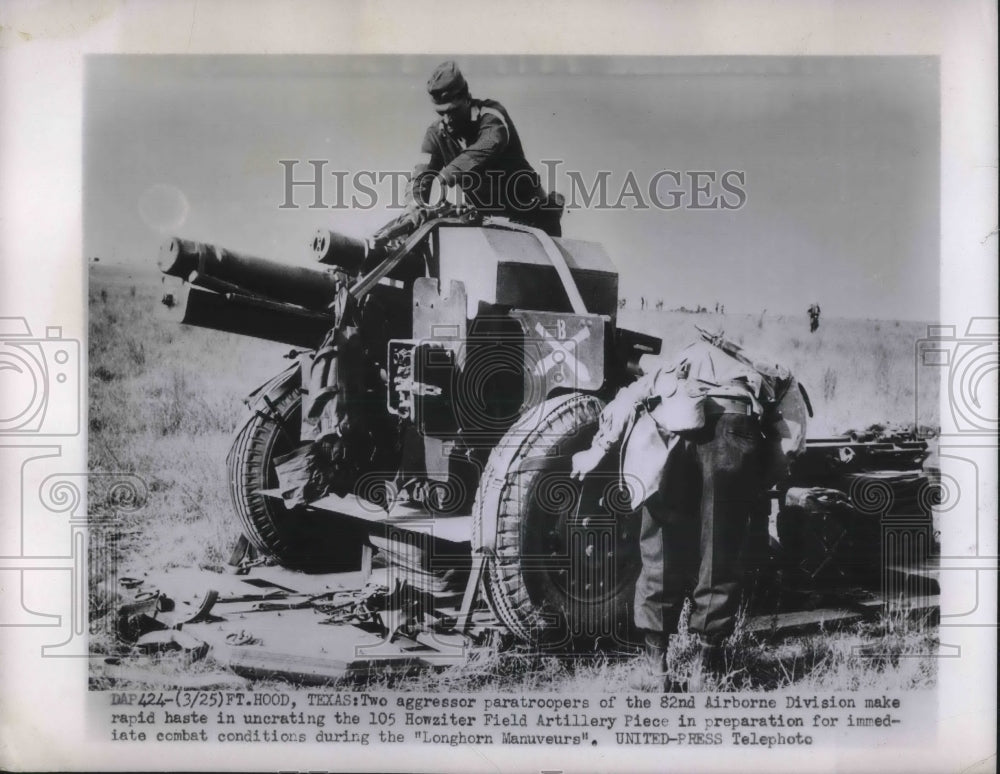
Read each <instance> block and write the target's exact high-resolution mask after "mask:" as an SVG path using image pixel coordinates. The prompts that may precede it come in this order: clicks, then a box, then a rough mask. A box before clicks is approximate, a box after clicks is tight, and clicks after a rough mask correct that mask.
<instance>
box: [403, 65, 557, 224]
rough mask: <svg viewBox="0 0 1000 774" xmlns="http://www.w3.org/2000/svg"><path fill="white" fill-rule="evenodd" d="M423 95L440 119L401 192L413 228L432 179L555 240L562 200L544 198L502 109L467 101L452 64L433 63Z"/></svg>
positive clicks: (461, 78) (461, 80) (419, 218)
mask: <svg viewBox="0 0 1000 774" xmlns="http://www.w3.org/2000/svg"><path fill="white" fill-rule="evenodd" d="M427 91H428V92H429V93H430V96H431V100H432V102H433V103H434V109H435V110H436V111H437V113H438V115H439V116H440V120H439V121H435V122H434V123H433V124H431V125H430V126H429V127H428V128H427V132H426V133H425V134H424V140H423V144H422V146H421V148H420V150H421V152H422V154H423V158H422V159H421V162H420V163H419V164H417V166H416V168H415V169H414V172H413V178H412V180H411V182H410V185H409V187H408V188H407V204H408V209H409V214H410V218H411V220H412V222H413V223H414V225H419V223H420V222H421V221H422V218H423V215H422V210H421V207H420V205H421V204H426V203H427V202H428V200H429V196H430V189H431V184H432V183H433V181H434V178H435V177H437V178H439V179H440V180H441V182H442V183H443V184H444V185H447V186H458V187H459V188H460V189H461V190H462V192H463V193H464V194H465V196H466V198H467V199H468V201H469V203H471V204H472V205H473V206H474V207H475V208H476V209H477V210H479V211H480V212H482V213H483V214H487V215H489V214H494V215H504V216H506V217H509V218H510V219H511V220H514V221H518V222H520V223H523V224H525V225H529V226H535V227H537V228H540V229H542V230H543V231H545V232H546V233H547V234H549V235H551V236H560V235H561V233H562V230H561V227H560V219H561V218H562V211H563V203H564V201H563V198H562V196H560V195H559V194H557V193H553V194H546V192H545V190H544V189H543V188H542V185H541V181H540V179H539V177H538V173H536V172H535V170H534V169H533V168H532V167H531V165H530V164H529V163H528V162H527V160H526V159H525V157H524V150H523V149H522V148H521V139H520V137H519V136H518V134H517V129H516V128H515V127H514V122H513V121H511V118H510V116H509V115H508V114H507V111H506V110H505V109H504V107H503V105H501V104H500V103H499V102H496V101H494V100H491V99H473V98H472V96H471V95H470V93H469V85H468V83H466V81H465V77H464V76H463V75H462V73H461V71H460V70H459V69H458V65H457V64H455V63H454V62H452V61H448V62H444V63H442V64H440V65H438V67H437V68H436V69H435V70H434V72H433V73H432V74H431V77H430V79H429V80H428V81H427Z"/></svg>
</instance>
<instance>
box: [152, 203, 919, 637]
mask: <svg viewBox="0 0 1000 774" xmlns="http://www.w3.org/2000/svg"><path fill="white" fill-rule="evenodd" d="M313 249H314V252H315V253H316V257H317V258H318V259H319V261H320V264H321V266H320V267H317V268H305V267H303V268H293V267H290V266H287V265H284V264H278V263H275V262H271V261H266V260H263V259H259V258H252V257H248V256H242V255H239V254H236V253H232V252H230V251H227V250H225V249H222V248H217V247H212V246H209V245H205V244H201V243H196V242H189V241H185V240H181V239H172V240H170V241H168V242H167V243H166V244H165V245H164V246H163V248H162V249H161V253H160V268H161V270H162V271H163V272H164V274H166V275H168V276H169V277H173V278H176V279H179V280H182V281H183V283H184V286H183V288H182V290H181V292H182V293H183V294H185V295H186V299H184V300H183V303H182V304H181V305H182V306H183V318H182V322H184V323H187V324H191V325H198V326H202V327H209V328H215V329H218V330H224V331H229V332H233V333H240V334H244V335H249V336H255V337H259V338H264V339H270V340H273V341H278V342H285V343H288V344H290V345H293V346H295V347H301V348H304V349H303V350H300V351H293V353H292V356H293V357H294V358H295V360H296V362H295V363H294V364H292V365H291V366H289V367H288V368H286V369H285V370H284V371H283V372H281V373H280V374H278V375H277V376H275V377H274V378H272V379H271V380H270V381H268V382H267V383H265V384H264V385H262V386H260V387H259V388H258V389H257V390H255V391H254V392H253V393H251V395H250V396H249V397H248V399H247V403H248V406H249V408H250V412H251V414H250V417H249V419H248V420H247V422H246V423H245V425H244V426H243V427H242V429H241V430H240V431H239V432H238V433H237V436H236V438H235V441H234V443H233V446H232V449H231V451H230V453H229V456H228V458H227V464H228V469H229V477H230V482H229V483H230V491H231V494H232V500H233V505H234V508H235V510H236V512H237V514H238V515H239V517H240V519H241V522H242V526H243V530H244V533H245V535H246V538H247V539H248V541H249V543H250V544H251V545H252V546H253V547H254V548H255V549H256V550H257V551H259V552H261V553H263V554H265V555H267V556H270V557H273V558H274V559H275V560H277V561H278V562H280V563H281V564H283V565H285V566H289V567H294V568H299V569H305V570H310V571H332V570H337V569H345V568H347V567H357V565H358V562H359V561H361V562H364V563H366V564H369V563H370V560H371V552H372V549H373V548H375V549H378V550H380V551H381V552H382V553H384V554H385V555H386V557H387V558H388V561H389V562H390V564H394V565H395V567H396V569H397V570H399V571H400V572H401V573H402V574H403V577H404V578H405V580H406V581H407V582H408V583H409V584H411V585H412V586H413V587H415V588H416V589H417V590H418V592H420V593H426V594H443V593H446V592H454V593H457V594H458V595H459V596H461V597H462V607H461V616H460V617H461V619H462V622H461V627H460V628H467V627H468V626H469V624H470V621H471V618H470V616H471V614H472V612H473V610H472V608H473V599H474V598H476V597H477V595H478V597H479V598H480V599H482V600H485V602H486V605H487V606H488V609H489V615H491V616H493V618H492V619H490V620H491V621H492V624H488V625H493V626H495V625H497V624H499V625H500V626H502V627H503V628H505V629H506V630H507V631H509V632H510V633H512V634H513V635H515V636H516V637H517V638H519V639H521V640H524V641H533V642H538V641H542V640H551V639H556V640H559V641H568V640H573V639H578V638H580V637H584V638H590V639H598V638H602V637H610V638H612V639H614V640H618V641H622V642H624V641H627V640H628V639H629V630H630V620H631V615H630V605H631V599H632V594H633V588H634V582H635V579H636V577H637V574H638V571H639V568H640V557H639V551H638V532H639V523H640V519H641V512H640V511H634V510H630V506H629V505H628V503H629V498H628V497H627V495H626V494H625V492H624V490H623V489H622V488H621V487H620V476H619V471H618V469H617V465H618V461H617V459H616V458H615V457H614V455H611V457H610V458H609V459H608V460H607V461H606V462H605V463H604V466H603V467H601V468H599V469H598V470H597V471H595V472H594V473H592V474H591V475H589V476H588V477H587V479H586V481H585V482H584V483H582V484H581V483H578V482H573V481H571V480H570V478H569V475H568V474H569V470H570V460H571V457H572V455H573V453H575V452H577V451H579V450H581V449H583V448H586V447H587V446H589V443H590V441H591V438H592V437H593V434H594V432H595V431H596V428H597V422H598V417H599V414H600V412H601V410H602V408H603V406H604V405H605V403H606V401H608V400H609V399H610V398H611V397H613V396H614V394H615V393H616V392H617V390H618V389H619V388H620V387H622V386H624V385H625V384H627V383H629V382H630V381H632V380H633V379H634V378H635V377H636V375H637V374H638V373H640V372H641V371H640V366H639V361H640V358H641V357H642V356H643V355H655V354H658V353H659V351H660V344H661V342H660V340H659V339H657V338H655V337H652V336H648V335H645V334H642V333H638V332H635V331H629V330H626V329H623V328H620V327H619V326H618V325H617V320H616V313H617V310H618V275H617V272H616V270H615V267H614V265H613V264H612V262H611V260H610V259H609V258H608V256H607V255H606V253H605V252H604V250H603V249H602V248H601V246H600V245H597V244H594V243H589V242H583V241H578V240H571V239H554V238H551V237H549V236H548V235H546V234H544V233H543V232H541V231H539V230H537V229H533V228H529V227H526V226H522V225H518V224H516V223H513V222H510V221H507V220H505V219H502V218H493V219H487V220H485V221H484V220H483V219H481V218H479V217H478V216H477V214H476V213H474V212H472V211H468V210H466V211H463V210H458V209H455V208H450V207H446V208H444V209H441V210H439V211H437V212H435V213H432V217H430V218H428V219H427V220H426V221H425V222H424V223H423V225H421V226H420V227H419V228H416V229H415V230H410V229H407V228H406V227H405V225H404V224H403V223H402V222H396V223H393V224H390V225H389V226H388V227H386V229H384V230H383V231H382V232H380V233H379V234H377V235H375V237H374V238H373V239H372V240H369V241H368V242H361V241H359V240H353V239H350V238H347V237H343V236H341V235H338V234H335V233H332V232H325V231H321V232H320V233H318V234H317V235H316V237H315V238H314V240H313ZM170 303H171V304H175V305H177V304H179V299H178V298H177V297H176V296H175V295H174V294H171V295H170ZM926 456H927V445H926V443H925V442H923V441H921V440H918V439H916V438H894V439H892V440H888V441H887V440H884V439H879V438H874V437H873V438H871V439H866V440H858V439H851V438H835V439H818V440H812V441H810V443H809V445H808V447H807V450H806V452H805V453H804V454H803V455H802V457H801V458H800V459H799V460H798V461H797V462H796V464H795V465H794V466H793V469H792V476H791V478H790V479H789V481H788V482H786V486H785V487H784V488H783V489H782V491H781V492H776V493H775V496H776V498H778V499H779V500H780V503H781V506H782V507H781V512H780V513H779V514H778V518H777V525H778V529H779V533H781V536H782V539H783V541H784V542H785V543H786V544H787V546H789V547H790V550H786V551H785V553H784V558H783V562H784V565H785V566H786V567H787V568H790V569H792V570H794V572H796V573H798V574H799V575H800V576H802V577H806V578H813V579H815V578H816V577H820V576H823V575H829V574H830V573H831V567H832V568H834V571H835V573H839V576H838V577H841V578H844V577H848V576H850V577H851V578H852V579H855V580H856V579H858V578H864V579H867V581H868V582H872V581H873V579H874V582H877V581H878V572H879V569H880V568H881V567H883V566H884V564H885V562H886V557H885V556H884V552H883V551H882V546H883V545H884V544H885V541H884V540H883V536H882V535H881V534H880V532H879V530H880V529H881V526H880V525H881V522H880V521H879V518H878V517H876V518H875V519H872V518H871V515H872V514H871V513H869V512H864V511H863V509H862V510H860V511H859V509H858V508H857V507H855V506H856V505H857V502H858V500H859V497H860V496H861V494H862V490H863V489H864V488H865V487H868V488H869V489H870V488H871V487H872V486H877V487H887V488H888V492H889V498H888V501H887V503H888V504H887V505H886V506H885V508H884V509H883V511H884V512H883V513H881V514H879V515H885V513H890V512H891V513H896V514H907V513H911V512H916V511H918V510H919V509H918V507H917V505H918V501H920V500H921V498H924V499H927V498H925V496H924V494H925V490H926V488H927V486H928V485H929V481H928V478H927V476H926V474H924V473H923V472H922V470H921V464H922V462H923V460H924V459H925V457H926ZM887 465H888V466H890V467H891V468H892V469H893V470H894V471H902V472H901V473H899V474H898V475H886V474H883V473H879V472H878V470H879V469H880V468H882V467H886V466H887ZM915 518H916V519H917V521H916V522H915V523H916V524H917V527H916V529H917V531H918V532H920V534H921V536H922V537H921V538H920V540H921V541H922V543H921V544H922V545H926V543H927V541H928V540H929V539H930V538H929V537H928V538H926V539H925V537H923V536H925V534H929V530H930V520H929V515H928V514H927V513H926V512H924V513H923V514H919V515H917V516H916V517H915ZM907 523H908V524H910V525H911V526H912V524H913V523H914V522H913V520H912V519H911V520H910V521H909V522H907ZM873 541H874V543H873ZM908 545H909V544H908ZM861 549H863V550H861ZM925 553H926V551H925ZM852 557H853V558H852ZM861 557H863V558H861ZM851 562H854V565H852V564H851ZM487 618H489V616H487Z"/></svg>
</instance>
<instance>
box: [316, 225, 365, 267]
mask: <svg viewBox="0 0 1000 774" xmlns="http://www.w3.org/2000/svg"><path fill="white" fill-rule="evenodd" d="M312 251H313V255H314V256H315V257H316V260H317V261H319V263H325V264H327V265H330V266H340V267H341V268H342V269H343V270H344V271H346V272H347V273H348V274H357V273H358V272H359V271H361V265H362V264H363V263H364V260H365V255H366V254H367V252H368V249H367V247H366V245H365V243H364V242H363V241H362V240H360V239H354V238H353V237H349V236H344V235H343V234H338V233H337V232H336V231H330V230H329V229H326V228H321V229H317V230H316V233H315V234H314V235H313V240H312Z"/></svg>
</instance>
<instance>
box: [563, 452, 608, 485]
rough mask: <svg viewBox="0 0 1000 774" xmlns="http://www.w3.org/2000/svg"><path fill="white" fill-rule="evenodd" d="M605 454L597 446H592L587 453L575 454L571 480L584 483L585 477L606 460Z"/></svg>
mask: <svg viewBox="0 0 1000 774" xmlns="http://www.w3.org/2000/svg"><path fill="white" fill-rule="evenodd" d="M604 454H605V452H604V450H603V449H601V448H599V447H597V446H592V447H590V448H589V449H586V450H585V451H582V452H577V453H576V454H574V455H573V463H572V470H571V471H570V474H569V475H570V478H574V479H576V480H577V481H583V479H584V477H585V476H586V475H587V474H588V473H590V472H591V471H592V470H593V469H594V468H596V467H597V466H598V465H600V464H601V460H603V459H604Z"/></svg>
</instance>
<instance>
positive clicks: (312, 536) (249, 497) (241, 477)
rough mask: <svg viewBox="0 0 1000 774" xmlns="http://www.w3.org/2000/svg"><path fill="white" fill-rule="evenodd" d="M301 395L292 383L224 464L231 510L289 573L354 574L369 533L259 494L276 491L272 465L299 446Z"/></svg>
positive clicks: (353, 523) (239, 436)
mask: <svg viewBox="0 0 1000 774" xmlns="http://www.w3.org/2000/svg"><path fill="white" fill-rule="evenodd" d="M301 412H302V391H301V389H300V387H299V384H298V382H297V381H296V382H292V383H290V384H289V385H288V386H287V387H286V389H285V391H284V392H282V393H281V395H280V396H279V397H278V398H277V399H275V400H274V401H273V402H272V403H271V406H270V407H268V409H267V410H265V411H258V412H257V413H255V414H254V416H253V417H251V418H250V420H249V421H248V422H247V423H246V424H245V425H244V426H243V429H242V430H240V432H239V433H238V434H237V436H236V440H235V441H233V445H232V448H231V449H230V450H229V455H228V457H227V458H226V463H227V466H228V469H229V490H230V494H231V496H232V500H233V508H234V509H235V510H236V514H237V515H238V516H239V518H240V522H241V523H242V526H243V532H244V534H245V535H246V536H247V539H248V540H249V541H250V542H251V543H252V544H253V545H254V547H256V548H257V549H258V550H260V551H261V552H262V553H264V554H265V555H268V556H271V557H273V558H274V559H276V560H277V561H278V562H279V563H280V564H282V565H284V566H285V567H291V568H294V569H300V570H308V571H313V572H320V571H323V572H335V571H346V570H356V569H358V568H359V567H360V563H361V546H362V544H363V543H364V542H365V540H366V539H367V530H365V529H364V527H363V526H362V525H360V524H359V523H358V522H357V521H355V520H353V519H350V518H348V517H345V516H337V515H336V514H331V513H327V512H323V511H316V510H313V509H311V508H308V507H305V506H302V507H297V508H286V507H285V504H284V502H283V501H282V500H281V499H280V498H277V497H269V496H267V495H262V494H260V490H262V489H274V488H276V487H277V486H278V476H277V473H276V472H275V470H274V459H275V458H276V457H280V456H281V455H282V454H287V453H288V452H290V451H292V450H293V449H295V448H296V447H297V446H298V445H299V438H300V436H299V433H300V420H301Z"/></svg>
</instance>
